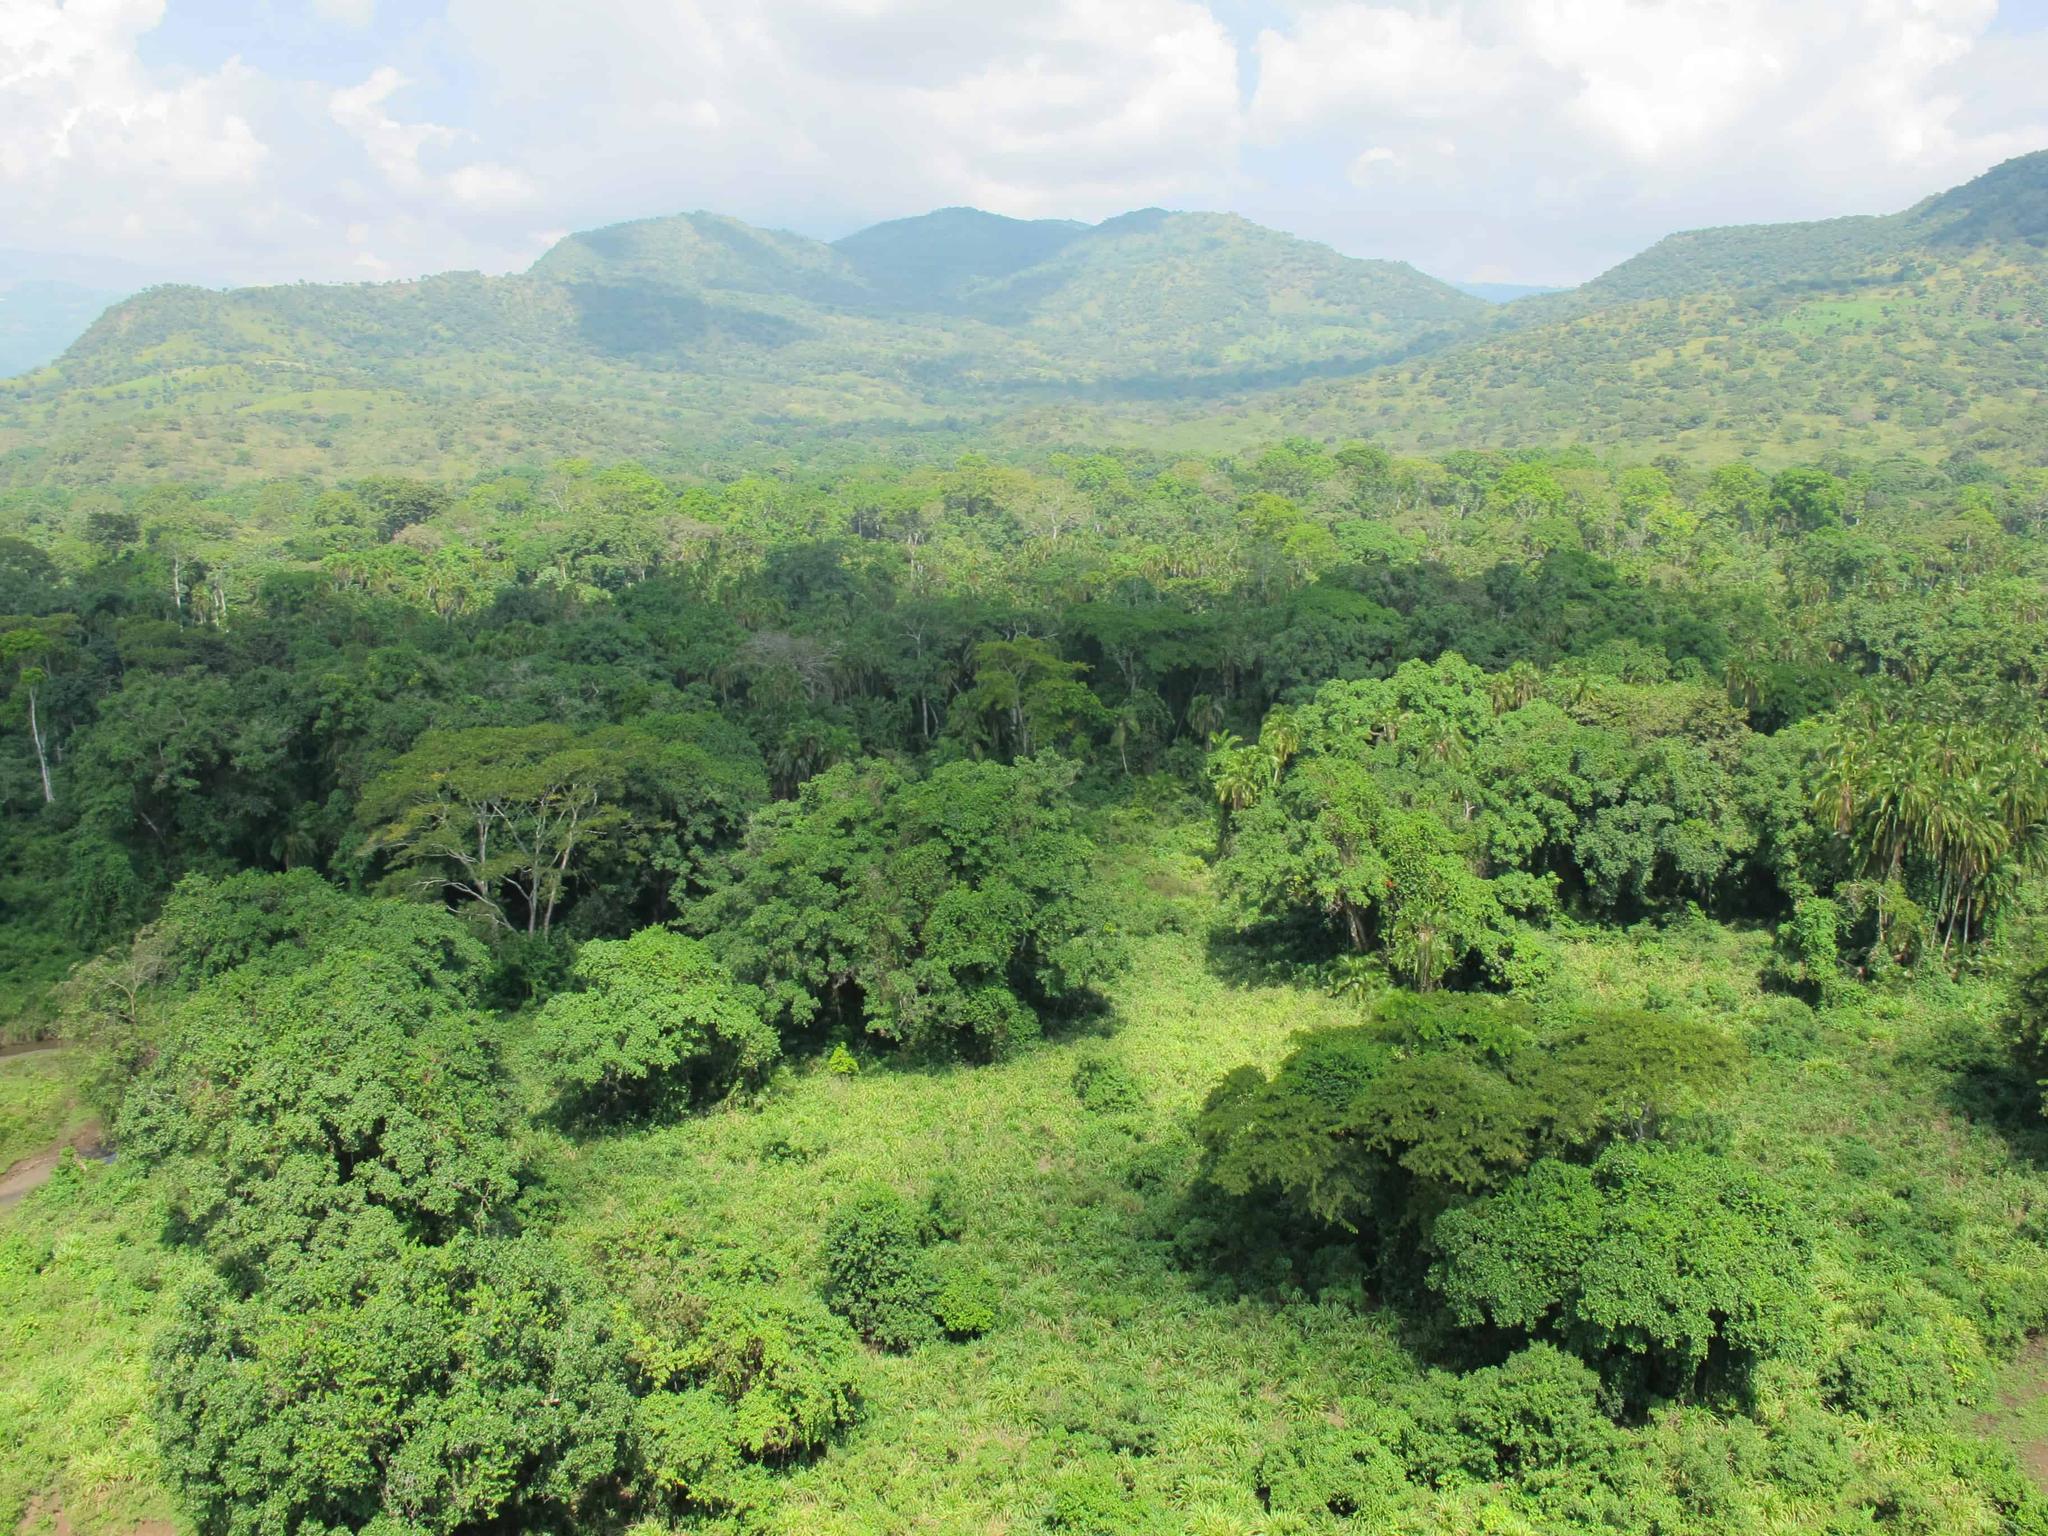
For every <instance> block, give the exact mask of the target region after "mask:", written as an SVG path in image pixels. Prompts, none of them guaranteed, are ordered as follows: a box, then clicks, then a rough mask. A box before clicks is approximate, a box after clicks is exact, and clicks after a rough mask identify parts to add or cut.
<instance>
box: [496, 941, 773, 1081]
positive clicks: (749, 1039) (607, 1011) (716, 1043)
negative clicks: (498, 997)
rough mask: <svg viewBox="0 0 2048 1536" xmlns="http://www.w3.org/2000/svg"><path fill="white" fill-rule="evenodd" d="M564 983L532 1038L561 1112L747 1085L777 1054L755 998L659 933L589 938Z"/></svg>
mask: <svg viewBox="0 0 2048 1536" xmlns="http://www.w3.org/2000/svg"><path fill="white" fill-rule="evenodd" d="M569 976H570V981H571V988H570V990H568V991H565V992H559V993H557V994H556V995H555V996H553V997H551V998H549V999H548V1001H547V1003H546V1005H545V1006H544V1007H542V1009H541V1011H540V1014H539V1016H538V1017H537V1018H536V1020H535V1021H534V1034H533V1040H534V1048H535V1050H536V1051H537V1052H538V1054H539V1057H540V1060H541V1062H542V1064H543V1066H544V1068H545V1069H546V1071H547V1074H548V1076H549V1078H550V1079H551V1080H552V1081H553V1082H554V1083H555V1084H556V1085H557V1089H556V1092H557V1097H558V1101H559V1102H560V1103H561V1104H562V1105H563V1106H564V1107H565V1108H569V1109H581V1110H591V1111H598V1112H608V1111H615V1110H617V1109H619V1108H622V1107H625V1106H630V1105H633V1104H645V1103H648V1102H651V1101H653V1100H656V1099H658V1098H660V1097H661V1096H662V1095H663V1094H664V1093H665V1092H669V1091H673V1090H683V1091H687V1089H688V1088H689V1086H690V1085H691V1083H692V1082H707V1083H712V1084H716V1083H719V1082H724V1081H731V1080H733V1079H735V1078H736V1079H738V1080H739V1081H740V1082H742V1083H748V1084H752V1083H755V1082H757V1081H758V1080H759V1079H760V1076H761V1074H762V1072H763V1071H764V1070H765V1069H766V1068H767V1066H768V1064H769V1063H770V1062H771V1061H773V1060H774V1059H775V1057H776V1056H777V1055H778V1054H779V1053H780V1050H781V1045H780V1042H779V1041H778V1040H777V1039H776V1037H775V1031H774V1030H773V1029H771V1028H770V1027H769V1026H768V1025H767V1024H765V1023H764V1022H763V1021H762V1019H761V1001H760V998H759V996H758V995H757V994H756V993H755V992H754V990H753V989H752V988H750V987H742V986H741V985H739V984H738V983H737V982H735V981H734V980H733V979H732V977H731V975H730V974H728V973H727V971H726V970H725V968H724V967H723V966H722V965H720V964H719V963H718V961H717V960H716V959H714V958H713V957H712V954H711V951H710V949H709V948H708V947H707V946H706V945H705V944H704V943H703V942H702V941H701V940H698V939H691V938H685V937H684V936H683V935H681V934H679V933H676V932H674V931H673V930H670V929H666V928H643V929H641V930H640V932H638V933H636V934H634V935H633V936H632V937H631V938H629V939H617V940H607V939H592V940H591V941H590V942H588V943H586V944H585V945H584V946H583V947H582V948H581V949H580V950H578V951H577V953H576V961H575V963H574V964H573V965H572V966H571V967H570V969H569Z"/></svg>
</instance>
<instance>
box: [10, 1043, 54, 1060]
mask: <svg viewBox="0 0 2048 1536" xmlns="http://www.w3.org/2000/svg"><path fill="white" fill-rule="evenodd" d="M70 1043H71V1042H70V1041H69V1040H17V1041H15V1042H14V1044H12V1045H0V1061H5V1060H7V1058H8V1057H10V1056H40V1055H42V1053H43V1052H45V1051H61V1050H63V1049H64V1047H65V1046H67V1045H69V1044H70Z"/></svg>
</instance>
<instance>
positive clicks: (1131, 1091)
mask: <svg viewBox="0 0 2048 1536" xmlns="http://www.w3.org/2000/svg"><path fill="white" fill-rule="evenodd" d="M1074 1097H1075V1098H1077V1099H1079V1100H1080V1101H1081V1107H1082V1108H1083V1109H1087V1110H1092V1111H1094V1112H1095V1113H1096V1114H1101V1115H1113V1114H1122V1113H1124V1112H1125V1111H1127V1110H1133V1109H1137V1108H1138V1107H1140V1106H1141V1105H1142V1104H1143V1103H1144V1102H1145V1096H1144V1091H1143V1090H1142V1089H1140V1088H1139V1086H1138V1080H1137V1079H1136V1078H1135V1077H1133V1076H1132V1075H1131V1069H1130V1068H1129V1067H1127V1066H1125V1065H1124V1064H1123V1063H1122V1062H1121V1061H1119V1060H1118V1059H1117V1058H1116V1057H1115V1056H1112V1055H1111V1054H1110V1053H1109V1052H1108V1051H1105V1050H1101V1049H1099V1048H1091V1049H1089V1050H1085V1051H1083V1052H1081V1054H1080V1056H1079V1058H1078V1059H1077V1060H1076V1061H1075V1063H1074Z"/></svg>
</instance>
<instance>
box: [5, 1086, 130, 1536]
mask: <svg viewBox="0 0 2048 1536" xmlns="http://www.w3.org/2000/svg"><path fill="white" fill-rule="evenodd" d="M105 1137H106V1133H105V1132H104V1131H102V1130H101V1129H100V1124H99V1122H98V1121H97V1120H95V1121H93V1122H92V1123H91V1124H89V1125H85V1126H81V1127H80V1128H79V1129H78V1130H76V1131H73V1132H72V1133H71V1134H70V1135H69V1136H68V1137H66V1138H65V1139H64V1140H63V1141H60V1142H58V1143H57V1145H56V1146H54V1147H52V1148H50V1150H49V1151H47V1152H38V1153H37V1154H36V1155H35V1156H34V1157H25V1158H23V1159H22V1160H21V1161H20V1162H18V1163H16V1164H14V1165H13V1166H12V1167H10V1168H8V1169H7V1171H6V1172H4V1173H0V1210H5V1209H6V1208H7V1207H8V1206H10V1205H14V1204H17V1203H18V1202H20V1201H21V1200H22V1199H23V1198H25V1197H26V1196H27V1195H28V1194H29V1193H30V1192H31V1191H34V1190H38V1189H41V1188H42V1187H43V1186H44V1185H45V1184H47V1183H49V1182H50V1175H51V1174H52V1173H54V1172H56V1169H57V1164H58V1163H60V1162H61V1161H63V1158H64V1154H65V1153H66V1152H67V1151H69V1152H76V1153H77V1154H78V1155H79V1156H80V1157H90V1158H104V1157H105V1156H106V1155H107V1154H106V1146H105ZM65 1529H66V1530H67V1531H68V1530H69V1527H68V1526H67V1527H65Z"/></svg>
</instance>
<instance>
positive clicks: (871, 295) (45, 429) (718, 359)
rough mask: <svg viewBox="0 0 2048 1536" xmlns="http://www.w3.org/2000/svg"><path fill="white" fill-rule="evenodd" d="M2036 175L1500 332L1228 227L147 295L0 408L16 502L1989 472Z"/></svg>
mask: <svg viewBox="0 0 2048 1536" xmlns="http://www.w3.org/2000/svg"><path fill="white" fill-rule="evenodd" d="M2044 300H2048V153H2041V154H2035V155H2030V156H2026V157H2023V158H2021V159H2018V160H2014V161H2010V162H2008V163H2007V164H2005V165H2002V166H2000V167H1998V168H1996V169H1995V170H1993V171H1991V172H1989V173H1987V174H1986V175H1984V176H1982V177H1980V178H1978V179H1977V180H1975V181H1972V182H1970V183H1968V184H1967V185H1965V186H1962V187H1959V188H1956V189H1953V190H1951V191H1948V192H1945V193H1941V194H1939V195H1937V196H1934V197H1930V198H1928V199H1926V200H1925V201H1923V202H1921V203H1919V204H1917V205H1916V206H1914V207H1913V208H1911V209H1908V210H1906V211H1904V212H1902V213H1898V214H1893V215H1888V216H1874V217H1859V218H1846V219H1835V220H1828V221H1825V222H1819V223H1811V224H1786V225H1766V226H1751V227H1746V228H1732V229H1721V230H1704V231H1695V232H1691V233H1686V234H1679V235H1673V236H1671V237H1670V238H1668V239H1666V240H1664V241H1661V242H1659V243H1658V244H1657V245H1656V246H1654V247H1652V248H1651V249H1650V250H1648V251H1645V252H1644V253H1642V254H1641V255H1639V256H1637V257H1634V258H1632V259H1631V260H1629V261H1627V262H1624V263H1622V264H1621V265H1620V266H1618V267H1616V268H1614V269H1613V270H1612V271H1610V272H1608V273H1606V274H1605V275H1603V276H1602V277H1600V278H1597V279H1595V280H1594V281H1593V282H1590V283H1588V284H1586V285H1584V286H1583V287H1581V288H1578V289H1573V290H1570V291H1568V292H1564V293H1551V294H1538V295H1534V296H1530V297H1525V298H1522V299H1520V300H1519V301H1518V302H1515V303H1513V304H1511V305H1496V304H1493V303H1489V302H1487V301H1486V300H1484V299H1482V298H1479V297H1476V296H1474V295H1473V294H1470V293H1466V292H1462V291H1460V290H1459V289H1458V288H1456V287H1454V286H1452V285H1450V284H1448V283H1444V282H1440V281H1438V280H1436V279H1434V278H1431V277H1428V276H1426V275H1424V274H1422V273H1421V272H1418V271H1416V270H1415V269H1414V268H1412V267H1410V266H1408V265H1406V264H1405V263H1401V262H1395V261H1366V260H1358V259H1354V258H1351V257H1346V256H1343V255H1341V254H1339V253H1338V252H1336V251H1334V250H1331V249H1330V248H1328V247H1326V246H1322V245H1317V244H1314V243H1312V242H1309V241H1305V240H1300V239H1296V238H1294V237H1292V236H1288V235H1285V234H1281V233H1278V232H1276V231H1273V230H1269V229H1264V228H1261V227H1260V226H1257V225H1255V224H1252V223H1250V222H1248V221H1246V220H1244V219H1241V218H1236V217H1234V216H1230V215H1218V214H1190V213H1169V212H1164V211H1161V210H1157V209H1150V210H1144V211H1141V212H1136V213H1131V214H1127V215H1124V216H1122V217H1119V218H1114V219H1110V220H1107V221H1105V222H1104V223H1102V224H1099V225H1085V224H1078V223H1072V222H1069V221H1062V220H1040V221H1025V220H1015V219H1008V218H1002V217H999V216H996V215H992V214H987V213H981V212H978V211H976V210H973V209H964V208H955V209H944V210H940V211H938V212H936V213H932V214H928V215H925V216H923V217H921V218H914V219H903V220H896V221H893V222H890V223H886V224H881V225H877V226H875V227H873V228H871V229H867V230H863V231H861V232H860V233H858V234H855V235H852V236H849V237H847V238H846V239H843V240H840V241H838V242H835V243H831V244H827V243H823V242H819V241H815V240H810V239H807V238H804V237H801V236H797V235H792V234H787V233H781V232H776V231H769V230H761V229H756V228H752V227H750V226H748V225H745V224H743V223H740V222H739V221H737V220H734V219H729V218H724V217H720V216H718V215H715V214H708V213H692V214H684V215H678V216H675V217H672V218H660V219H649V220H642V221H638V222H634V223H628V224H620V225H614V226H611V227H609V228H605V229H600V230H594V231H590V232H587V233H582V234H577V235H572V236H570V237H568V238H567V239H565V240H563V241H562V242H560V243H559V244H558V245H557V246H555V247H554V248H553V249H552V250H550V251H549V252H548V253H547V254H546V255H544V256H543V257H542V258H541V259H540V260H539V261H538V262H536V263H535V264H534V266H533V267H532V268H531V269H530V270H529V271H528V272H526V273H523V274H518V275H514V276H508V277H485V276H481V275H478V274H473V273H454V274H447V275H443V276H439V277H432V278H427V279H424V280H421V281H417V282H401V283H386V284H366V285H342V286H316V285H297V286H292V287H280V288H263V289H244V290H236V291H230V292H215V291H210V290H205V289H197V288H187V287H159V288H155V289H151V290H149V291H148V292H145V293H143V294H140V295H137V296H136V297H134V298H132V299H130V300H128V301H126V302H124V303H122V304H120V305H118V306H116V307H115V308H114V309H113V310H111V311H110V312H109V313H108V314H106V315H105V316H104V317H103V318H102V319H101V320H100V321H99V322H98V323H96V324H95V325H94V326H93V327H92V328H91V329H90V330H89V331H88V332H87V334H86V335H85V336H84V337H82V338H81V339H80V340H79V341H78V343H77V344H76V345H75V346H73V347H72V348H71V349H70V350H69V351H68V352H67V353H66V354H65V356H64V357H63V358H62V359H61V360H60V361H59V362H58V363H57V364H56V365H55V366H54V367H52V368H50V369H48V370H45V371H44V372H42V373H39V374H36V375H33V376H30V377H29V378H26V379H22V380H19V381H16V382H15V383H14V384H13V386H12V390H11V398H8V397H6V396H0V474H4V476H5V477H6V478H7V479H8V480H10V481H13V482H16V483H20V482H33V481H39V480H44V479H54V480H73V479H83V478H96V477H100V476H104V475H109V474H112V475H121V474H126V473H133V472H137V471H150V472H157V473H162V472H172V473H191V474H199V475H209V476H218V475H223V474H227V475H234V474H237V473H241V474H249V473H257V474H263V473H277V472H292V471H318V472H323V473H337V474H350V473H361V472H367V471H370V470H379V469H394V468H411V469H433V470H436V471H442V470H448V469H460V468H466V467H472V466H475V465H478V464H481V463H484V462H487V461H492V460H496V461H503V460H504V459H505V458H507V457H508V456H522V455H530V456H556V455H561V454H577V453H588V454H593V455H601V456H607V457H617V456H621V455H632V456H637V457H642V458H647V459H650V460H656V461H658V460H661V459H663V458H666V457H672V456H674V455H676V454H678V453H688V452H691V451H701V450H704V449H707V448H714V447H730V446H735V445H738V444H743V443H761V442H769V443H784V444H786V443H790V442H793V441H797V440H807V441H815V440H818V439H821V438H830V437H832V436H835V435H840V434H845V433H850V432H858V433H860V434H862V435H865V436H870V437H871V436H873V435H875V434H877V433H881V434H891V433H900V434H902V435H904V436H905V437H907V438H918V437H923V436H928V435H930V434H933V433H935V432H939V433H943V432H947V431H949V430H954V429H963V430H964V429H968V428H974V429H978V430H982V431H984V432H985V431H987V430H989V429H990V428H991V427H993V428H994V429H995V430H997V431H999V432H1000V433H1002V434H1004V435H1006V436H1008V437H1009V438H1011V439H1013V440H1015V439H1029V440H1036V441H1048V442H1057V441H1077V442H1078V441H1091V440H1092V441H1102V440H1108V439H1114V438H1116V437H1118V436H1119V435H1121V434H1124V433H1126V432H1129V431H1132V430H1134V429H1136V428H1138V427H1142V428H1143V429H1144V431H1145V432H1146V433H1147V434H1148V435H1149V436H1150V437H1152V438H1153V439H1154V440H1158V439H1159V437H1160V434H1161V433H1162V431H1168V432H1170V430H1171V429H1172V427H1173V426H1174V424H1175V423H1177V422H1192V421H1196V420H1199V421H1200V422H1201V424H1202V428H1203V431H1204V433H1205V434H1207V435H1208V436H1209V437H1210V438H1211V439H1213V437H1214V434H1215V433H1216V432H1217V431H1219V430H1222V431H1225V432H1231V431H1235V432H1239V433H1241V434H1243V435H1247V436H1250V435H1258V434H1271V433H1273V432H1275V431H1292V430H1302V431H1309V432H1314V433H1319V434H1329V435H1344V436H1361V435H1364V436H1375V437H1379V438H1383V439H1385V440H1387V441H1389V442H1393V443H1396V444H1407V445H1414V446H1423V447H1427V446H1431V445H1433V444H1439V443H1448V442H1451V441H1453V440H1455V441H1457V442H1459V443H1464V444H1476V443H1520V442H1550V441H1571V440H1582V441H1589V442H1612V441H1618V440H1621V439H1624V438H1625V439H1628V440H1629V441H1630V442H1631V443H1632V444H1634V445H1635V446H1637V447H1639V448H1641V447H1654V446H1659V445H1669V446H1672V447H1695V448H1699V447H1704V448H1708V449H1713V448H1718V447H1726V446H1731V445H1732V444H1734V443H1735V442H1736V441H1737V440H1738V439H1741V440H1744V441H1746V442H1749V443H1755V442H1758V441H1762V442H1763V443H1766V444H1769V443H1781V444H1784V445H1786V447H1787V448H1788V450H1789V449H1791V448H1792V447H1794V446H1797V445H1810V444H1811V443H1812V442H1813V441H1814V440H1815V439H1826V440H1828V441H1831V442H1834V441H1839V442H1842V443H1844V444H1845V445H1860V446H1863V447H1877V448H1882V447H1896V446H1909V445H1915V444H1926V443H1928V442H1931V441H1933V440H1934V439H1935V437H1936V436H1937V435H1938V436H1939V438H1940V440H1941V441H1943V442H1944V443H1947V444H1949V445H1950V446H1954V445H1956V444H1963V445H1966V446H1971V447H1975V448H1978V449H1980V450H1986V451H1998V450H1999V449H2001V448H2002V447H2005V446H2008V445H2010V444H2011V443H2012V442H2014V441H2016V440H2017V438H2018V436H2019V435H2020V434H2022V433H2025V432H2028V431H2030V430H2033V429H2035V428H2037V427H2038V425H2039V423H2040V419H2041V410H2042V404H2043V395H2042V380H2043V379H2044V378H2048V302H2044Z"/></svg>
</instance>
